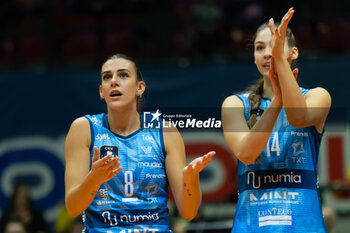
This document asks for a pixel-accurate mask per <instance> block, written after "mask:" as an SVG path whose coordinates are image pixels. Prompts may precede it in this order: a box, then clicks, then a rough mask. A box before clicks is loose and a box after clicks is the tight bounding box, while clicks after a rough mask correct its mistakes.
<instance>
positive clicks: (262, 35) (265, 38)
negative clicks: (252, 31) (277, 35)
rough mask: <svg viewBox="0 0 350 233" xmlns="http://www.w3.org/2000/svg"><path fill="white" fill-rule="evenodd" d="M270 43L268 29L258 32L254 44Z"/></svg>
mask: <svg viewBox="0 0 350 233" xmlns="http://www.w3.org/2000/svg"><path fill="white" fill-rule="evenodd" d="M258 41H260V42H264V43H267V42H270V41H271V31H270V28H268V27H267V28H264V29H263V30H261V31H260V32H258V34H257V35H256V38H255V41H254V42H258Z"/></svg>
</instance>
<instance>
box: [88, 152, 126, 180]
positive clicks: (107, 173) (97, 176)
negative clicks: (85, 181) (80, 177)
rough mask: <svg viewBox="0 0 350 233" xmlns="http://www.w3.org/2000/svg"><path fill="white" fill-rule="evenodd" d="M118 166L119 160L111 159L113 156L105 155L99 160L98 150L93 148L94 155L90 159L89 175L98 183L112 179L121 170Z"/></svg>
mask: <svg viewBox="0 0 350 233" xmlns="http://www.w3.org/2000/svg"><path fill="white" fill-rule="evenodd" d="M119 166H120V162H119V158H118V157H115V158H113V155H107V156H105V157H103V158H101V159H99V150H98V148H97V147H96V146H94V155H93V157H92V166H91V171H90V173H91V175H92V177H93V179H94V180H96V182H98V183H101V184H102V183H103V182H106V181H108V180H110V179H112V178H113V177H114V176H115V175H116V174H118V173H119V172H121V170H122V169H123V168H122V167H119Z"/></svg>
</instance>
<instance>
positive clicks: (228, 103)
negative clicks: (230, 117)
mask: <svg viewBox="0 0 350 233" xmlns="http://www.w3.org/2000/svg"><path fill="white" fill-rule="evenodd" d="M222 107H223V108H229V107H243V103H242V101H241V100H240V99H239V98H238V97H237V95H231V96H229V97H227V98H226V99H225V100H224V102H223V103H222Z"/></svg>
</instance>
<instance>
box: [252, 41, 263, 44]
mask: <svg viewBox="0 0 350 233" xmlns="http://www.w3.org/2000/svg"><path fill="white" fill-rule="evenodd" d="M254 44H265V42H263V41H257V42H255V43H254Z"/></svg>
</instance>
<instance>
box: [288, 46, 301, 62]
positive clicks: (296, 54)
mask: <svg viewBox="0 0 350 233" xmlns="http://www.w3.org/2000/svg"><path fill="white" fill-rule="evenodd" d="M298 57H299V50H298V48H297V47H293V48H292V49H291V51H290V52H289V55H288V58H287V59H288V61H289V62H291V61H293V60H296V59H297V58H298Z"/></svg>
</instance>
